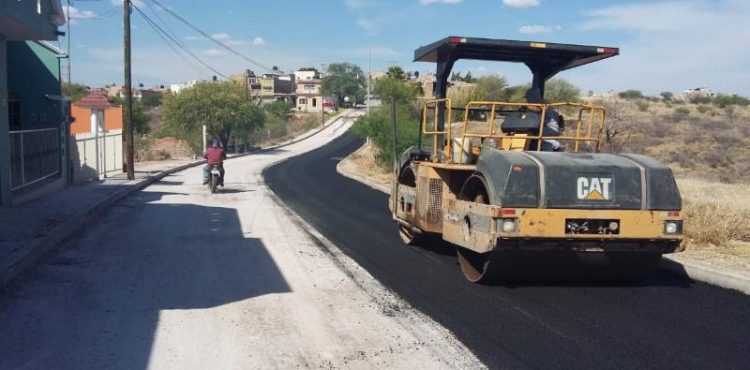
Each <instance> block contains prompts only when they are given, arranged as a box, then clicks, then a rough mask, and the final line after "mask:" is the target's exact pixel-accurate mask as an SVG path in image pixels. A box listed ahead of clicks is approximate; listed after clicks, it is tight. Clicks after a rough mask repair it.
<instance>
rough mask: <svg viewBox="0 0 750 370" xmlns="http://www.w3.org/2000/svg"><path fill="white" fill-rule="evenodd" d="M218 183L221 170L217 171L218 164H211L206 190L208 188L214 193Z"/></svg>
mask: <svg viewBox="0 0 750 370" xmlns="http://www.w3.org/2000/svg"><path fill="white" fill-rule="evenodd" d="M220 183H221V171H219V166H217V165H211V170H210V172H209V179H208V190H210V191H211V193H212V194H213V193H216V190H217V188H218V187H219V184H220Z"/></svg>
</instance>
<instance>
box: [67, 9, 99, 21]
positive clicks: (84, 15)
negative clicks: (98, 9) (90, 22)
mask: <svg viewBox="0 0 750 370" xmlns="http://www.w3.org/2000/svg"><path fill="white" fill-rule="evenodd" d="M63 12H65V17H66V18H68V19H71V20H73V19H90V18H96V13H94V12H92V11H91V10H80V9H78V8H76V7H73V6H71V7H70V14H68V7H67V6H66V7H63Z"/></svg>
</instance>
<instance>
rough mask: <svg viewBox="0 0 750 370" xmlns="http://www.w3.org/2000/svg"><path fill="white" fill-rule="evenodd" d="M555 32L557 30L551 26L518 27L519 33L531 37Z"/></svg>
mask: <svg viewBox="0 0 750 370" xmlns="http://www.w3.org/2000/svg"><path fill="white" fill-rule="evenodd" d="M553 30H555V28H553V27H550V26H541V25H529V26H521V27H518V32H520V33H525V34H529V35H535V34H540V33H550V32H552V31H553Z"/></svg>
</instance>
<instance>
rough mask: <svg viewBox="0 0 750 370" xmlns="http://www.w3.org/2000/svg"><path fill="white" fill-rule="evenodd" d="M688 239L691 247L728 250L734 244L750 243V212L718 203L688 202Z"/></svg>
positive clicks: (685, 208)
mask: <svg viewBox="0 0 750 370" xmlns="http://www.w3.org/2000/svg"><path fill="white" fill-rule="evenodd" d="M683 209H684V213H685V236H687V237H688V238H689V239H690V241H691V245H703V246H705V245H714V246H727V245H728V243H729V242H730V241H732V240H739V241H748V240H750V231H749V230H748V217H750V212H748V211H747V210H743V209H735V208H732V207H728V206H725V205H721V204H720V203H718V202H705V201H700V200H698V201H685V202H684V204H683Z"/></svg>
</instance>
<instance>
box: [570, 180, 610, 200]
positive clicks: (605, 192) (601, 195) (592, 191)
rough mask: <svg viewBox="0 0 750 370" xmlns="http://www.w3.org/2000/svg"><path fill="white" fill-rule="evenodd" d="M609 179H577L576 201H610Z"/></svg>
mask: <svg viewBox="0 0 750 370" xmlns="http://www.w3.org/2000/svg"><path fill="white" fill-rule="evenodd" d="M611 184H612V178H609V177H579V178H578V192H577V195H578V199H580V200H612V192H611V191H610V185H611Z"/></svg>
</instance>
